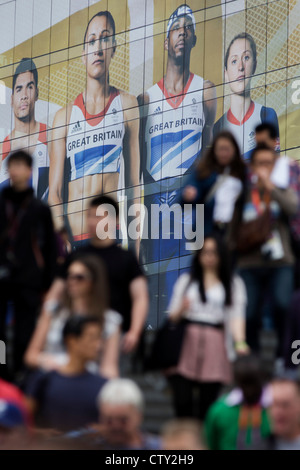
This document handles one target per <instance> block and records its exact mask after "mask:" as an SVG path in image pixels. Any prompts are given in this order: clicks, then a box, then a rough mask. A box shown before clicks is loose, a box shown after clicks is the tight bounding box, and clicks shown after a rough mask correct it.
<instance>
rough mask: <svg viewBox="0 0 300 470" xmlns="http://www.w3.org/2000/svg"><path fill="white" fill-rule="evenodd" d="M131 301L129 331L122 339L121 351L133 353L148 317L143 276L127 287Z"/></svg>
mask: <svg viewBox="0 0 300 470" xmlns="http://www.w3.org/2000/svg"><path fill="white" fill-rule="evenodd" d="M129 290H130V296H131V300H132V308H131V322H130V328H129V331H128V332H127V333H126V334H125V335H124V337H123V350H124V351H125V352H127V353H128V352H131V351H133V350H134V349H135V348H136V346H137V345H138V342H139V339H140V336H141V334H142V331H143V328H144V325H145V321H146V318H147V315H148V308H149V294H148V285H147V280H146V278H145V277H144V276H139V277H136V278H135V279H133V280H132V281H131V283H130V286H129Z"/></svg>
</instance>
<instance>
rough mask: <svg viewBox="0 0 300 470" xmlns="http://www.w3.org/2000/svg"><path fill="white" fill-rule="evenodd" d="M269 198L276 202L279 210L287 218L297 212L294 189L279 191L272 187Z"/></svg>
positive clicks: (296, 198) (296, 199)
mask: <svg viewBox="0 0 300 470" xmlns="http://www.w3.org/2000/svg"><path fill="white" fill-rule="evenodd" d="M271 197H272V199H273V200H275V201H276V202H278V204H279V206H280V208H281V209H282V211H283V212H284V213H285V214H286V215H287V216H289V217H290V216H293V215H296V214H297V211H298V196H297V193H296V191H295V190H294V189H292V188H287V189H279V188H276V187H274V188H273V189H272V191H271Z"/></svg>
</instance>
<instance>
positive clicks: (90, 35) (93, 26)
mask: <svg viewBox="0 0 300 470" xmlns="http://www.w3.org/2000/svg"><path fill="white" fill-rule="evenodd" d="M115 34H116V26H115V21H114V18H113V16H112V14H111V13H110V12H109V11H106V10H105V11H99V12H98V13H96V14H95V15H94V16H93V17H92V18H91V19H90V21H89V22H88V25H87V27H86V30H85V33H84V39H83V51H82V61H83V63H84V65H85V67H86V71H87V74H88V75H89V76H90V77H92V78H95V79H98V78H99V77H101V76H102V75H103V74H105V73H108V69H109V65H110V61H111V59H112V58H113V56H114V54H115V52H116V47H117V43H116V38H115Z"/></svg>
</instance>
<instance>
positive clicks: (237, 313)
mask: <svg viewBox="0 0 300 470" xmlns="http://www.w3.org/2000/svg"><path fill="white" fill-rule="evenodd" d="M189 282H190V274H188V273H185V274H182V275H181V276H180V277H179V278H178V280H177V281H176V283H175V285H174V289H173V294H172V298H171V301H170V305H169V309H168V310H169V314H170V313H171V312H174V311H176V309H178V307H180V305H181V303H182V299H183V297H187V298H188V300H189V302H190V307H189V309H188V311H187V312H186V313H185V315H184V318H186V319H187V320H190V321H195V322H197V321H198V322H205V323H210V324H211V325H217V324H220V323H223V324H224V329H225V334H226V348H227V353H228V358H229V359H230V360H233V359H234V356H235V353H234V349H233V340H232V335H231V332H230V320H232V319H233V318H238V317H240V318H245V313H246V305H247V293H246V288H245V284H244V282H243V280H242V279H241V278H240V277H238V276H235V277H234V278H233V282H232V305H230V306H224V303H225V289H224V287H223V285H222V284H221V282H220V283H218V284H215V285H214V286H212V287H211V288H210V289H208V290H207V291H206V302H205V303H203V302H202V299H201V296H200V292H199V284H198V283H197V282H196V281H193V282H192V283H191V284H190V285H189V286H188V283H189Z"/></svg>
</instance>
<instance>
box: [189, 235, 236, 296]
mask: <svg viewBox="0 0 300 470" xmlns="http://www.w3.org/2000/svg"><path fill="white" fill-rule="evenodd" d="M207 271H213V272H215V274H216V275H217V277H218V278H219V279H220V281H221V282H222V284H223V286H224V289H225V304H226V305H230V304H231V269H230V260H229V252H228V250H227V248H226V245H225V243H224V242H223V240H222V239H221V237H218V236H215V235H209V236H207V237H206V238H205V239H204V243H203V247H202V248H201V249H200V250H198V251H196V253H195V255H194V258H193V262H192V268H191V279H192V280H195V281H197V282H198V283H199V291H200V295H201V299H202V301H203V302H206V295H205V288H204V275H205V272H207Z"/></svg>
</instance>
